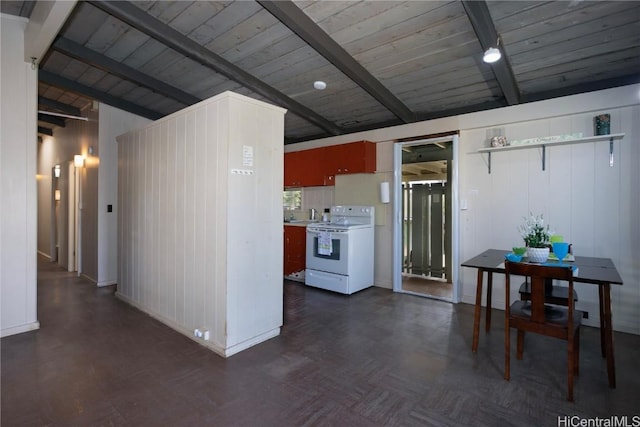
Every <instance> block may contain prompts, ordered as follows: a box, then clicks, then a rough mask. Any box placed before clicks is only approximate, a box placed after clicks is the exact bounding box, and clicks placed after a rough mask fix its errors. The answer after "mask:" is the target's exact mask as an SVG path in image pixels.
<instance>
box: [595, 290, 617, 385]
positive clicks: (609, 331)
mask: <svg viewBox="0 0 640 427" xmlns="http://www.w3.org/2000/svg"><path fill="white" fill-rule="evenodd" d="M599 287H600V289H602V291H601V292H602V296H603V297H604V300H602V299H601V300H600V305H601V306H603V307H602V309H603V311H604V316H603V318H604V329H602V330H601V331H600V336H604V341H605V350H606V351H605V352H606V356H607V373H608V374H609V387H611V388H616V361H615V359H614V357H613V324H612V323H611V285H610V284H609V283H605V284H603V285H601V286H599ZM601 322H602V320H601Z"/></svg>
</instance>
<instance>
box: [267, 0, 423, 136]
mask: <svg viewBox="0 0 640 427" xmlns="http://www.w3.org/2000/svg"><path fill="white" fill-rule="evenodd" d="M258 3H260V5H261V6H262V7H263V8H265V9H266V10H267V11H269V13H271V14H272V15H273V16H275V18H276V19H278V20H279V21H280V22H282V23H283V24H284V25H286V26H287V27H288V28H289V29H290V30H291V31H293V32H294V33H296V34H297V35H298V37H300V38H301V39H302V40H304V41H305V42H306V43H307V44H308V45H309V46H311V47H312V48H313V49H315V50H316V52H318V53H319V54H320V55H322V56H324V57H325V58H326V59H327V60H328V61H329V62H331V63H332V64H333V65H334V66H335V67H336V68H338V69H339V70H340V71H342V72H343V73H344V74H345V75H347V76H348V77H349V78H350V79H351V80H353V81H354V82H356V83H357V84H358V85H359V86H360V87H361V88H362V89H363V90H365V91H366V92H367V93H368V94H369V95H371V96H372V97H373V98H375V99H376V100H377V101H378V102H379V103H380V104H382V105H383V106H384V107H385V108H386V109H387V110H389V111H391V112H392V113H393V114H395V115H396V117H398V118H399V119H401V120H402V121H403V122H405V123H413V122H415V121H416V115H415V114H414V113H413V111H411V110H410V109H409V108H408V107H407V106H406V105H404V103H403V102H402V101H400V99H398V98H397V97H396V96H395V95H394V94H393V93H391V91H390V90H389V89H387V88H386V87H385V86H384V85H383V84H382V83H380V81H379V80H378V79H376V78H375V77H374V76H373V75H372V74H371V73H370V72H369V71H367V70H366V69H365V68H364V67H363V66H362V65H360V63H359V62H358V61H356V60H355V58H354V57H353V56H351V55H350V54H349V53H348V52H347V51H346V50H345V49H344V48H343V47H342V46H340V45H339V44H338V43H337V42H336V41H335V40H333V39H332V38H331V36H330V35H329V34H327V33H326V32H325V31H324V30H323V29H322V28H320V27H319V26H318V25H317V24H316V23H315V22H313V20H312V19H311V18H309V16H308V15H307V14H306V13H304V12H303V11H302V10H301V9H300V8H299V7H298V6H296V5H295V3H293V2H292V1H288V0H287V1H258Z"/></svg>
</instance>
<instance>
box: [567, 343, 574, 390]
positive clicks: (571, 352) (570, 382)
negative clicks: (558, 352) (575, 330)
mask: <svg viewBox="0 0 640 427" xmlns="http://www.w3.org/2000/svg"><path fill="white" fill-rule="evenodd" d="M567 345H568V347H569V348H568V349H567V356H568V357H567V362H568V366H567V368H568V369H567V371H568V375H567V382H568V384H567V385H568V389H569V394H568V396H567V400H568V401H569V402H573V373H574V372H575V363H574V362H575V354H574V347H575V335H574V337H572V338H569V339H568V340H567Z"/></svg>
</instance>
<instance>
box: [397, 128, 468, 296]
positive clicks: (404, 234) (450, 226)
mask: <svg viewBox="0 0 640 427" xmlns="http://www.w3.org/2000/svg"><path fill="white" fill-rule="evenodd" d="M457 139H458V137H457V135H451V136H447V137H440V138H430V139H422V140H418V141H409V142H398V143H396V145H395V146H394V178H395V179H394V185H395V189H396V191H395V192H394V193H395V194H396V195H397V197H396V200H394V212H395V215H394V217H395V218H397V219H398V220H397V221H395V222H394V258H395V259H394V284H393V287H394V291H396V292H403V293H410V294H415V295H419V296H426V297H430V298H435V299H442V300H445V301H452V302H458V289H457V269H456V268H453V266H455V265H457V264H456V262H457V261H456V260H457V244H456V241H457V238H456V236H457V229H458V228H457V221H458V218H457V215H456V214H455V213H456V209H455V208H454V206H456V205H457V203H456V194H457V182H456V181H457V180H456V177H457V169H456V162H455V158H456V155H457Z"/></svg>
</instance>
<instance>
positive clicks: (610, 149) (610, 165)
mask: <svg viewBox="0 0 640 427" xmlns="http://www.w3.org/2000/svg"><path fill="white" fill-rule="evenodd" d="M609 167H610V168H612V167H613V138H609Z"/></svg>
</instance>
